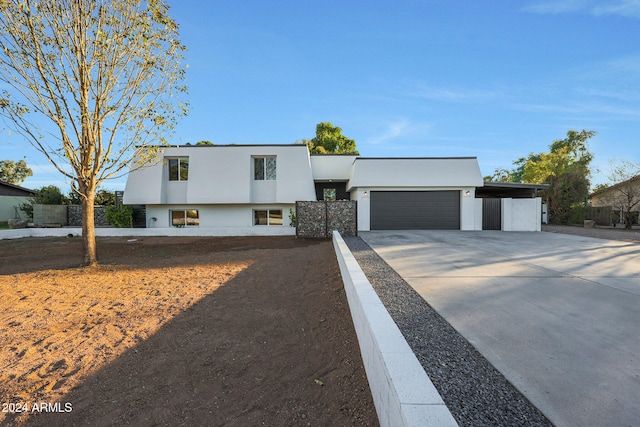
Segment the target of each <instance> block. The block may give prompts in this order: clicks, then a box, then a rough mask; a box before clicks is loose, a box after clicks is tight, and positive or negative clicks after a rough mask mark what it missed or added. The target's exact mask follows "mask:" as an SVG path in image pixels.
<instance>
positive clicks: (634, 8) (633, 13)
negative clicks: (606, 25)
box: [592, 0, 640, 18]
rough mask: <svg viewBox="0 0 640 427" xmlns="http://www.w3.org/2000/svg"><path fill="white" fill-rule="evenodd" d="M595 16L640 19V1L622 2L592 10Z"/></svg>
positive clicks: (628, 0)
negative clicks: (618, 16)
mask: <svg viewBox="0 0 640 427" xmlns="http://www.w3.org/2000/svg"><path fill="white" fill-rule="evenodd" d="M592 13H593V14H594V15H620V16H626V17H629V18H640V0H621V1H617V2H613V3H611V4H605V5H601V6H597V7H595V8H593V9H592Z"/></svg>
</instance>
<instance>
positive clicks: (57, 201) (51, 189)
mask: <svg viewBox="0 0 640 427" xmlns="http://www.w3.org/2000/svg"><path fill="white" fill-rule="evenodd" d="M70 202H71V201H70V200H69V198H68V197H67V196H65V195H64V194H62V191H60V189H59V188H58V187H56V186H55V185H47V186H45V187H42V188H40V189H39V190H36V192H35V194H34V195H33V196H31V197H29V199H28V201H27V202H25V203H21V204H20V210H21V211H22V212H24V213H25V214H26V215H27V217H28V218H29V219H31V220H33V205H68V204H69V203H70Z"/></svg>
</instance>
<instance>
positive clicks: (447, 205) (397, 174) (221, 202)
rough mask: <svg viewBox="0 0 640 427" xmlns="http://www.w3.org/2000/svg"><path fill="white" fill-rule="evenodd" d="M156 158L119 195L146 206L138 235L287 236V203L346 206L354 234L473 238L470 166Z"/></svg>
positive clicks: (291, 156)
mask: <svg viewBox="0 0 640 427" xmlns="http://www.w3.org/2000/svg"><path fill="white" fill-rule="evenodd" d="M162 155H163V158H162V159H161V161H160V162H158V163H156V164H154V165H152V166H148V167H145V168H142V169H139V170H135V171H132V172H131V173H130V174H129V177H128V179H127V184H126V188H125V192H124V203H125V204H128V205H134V204H136V205H145V206H146V218H147V226H148V227H171V226H176V227H218V228H220V229H221V231H222V229H225V230H226V233H225V234H232V233H234V232H237V234H247V233H250V234H264V235H273V234H294V233H295V231H294V230H293V228H291V227H290V225H291V224H290V212H295V202H296V201H308V200H323V199H327V200H340V199H349V200H356V201H357V202H358V205H357V206H358V212H357V221H358V229H359V230H360V231H368V230H382V229H453V230H481V229H482V201H481V200H480V199H476V198H475V193H476V188H477V187H482V186H483V181H482V175H481V173H480V168H479V166H478V161H477V159H476V158H475V157H451V158H367V157H360V156H356V155H310V154H309V151H308V148H307V146H306V145H301V144H291V145H214V146H206V145H204V146H179V147H169V148H166V149H164V152H163V154H162ZM537 220H538V222H539V215H538V217H537Z"/></svg>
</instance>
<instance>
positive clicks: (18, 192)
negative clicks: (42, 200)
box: [0, 181, 35, 197]
mask: <svg viewBox="0 0 640 427" xmlns="http://www.w3.org/2000/svg"><path fill="white" fill-rule="evenodd" d="M34 194H35V191H33V190H29V189H28V188H24V187H20V186H19V185H15V184H9V183H8V182H4V181H0V196H25V197H29V196H33V195H34Z"/></svg>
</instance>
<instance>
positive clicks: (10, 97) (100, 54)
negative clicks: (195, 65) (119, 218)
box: [0, 0, 186, 265]
mask: <svg viewBox="0 0 640 427" xmlns="http://www.w3.org/2000/svg"><path fill="white" fill-rule="evenodd" d="M168 11H169V7H168V6H167V4H166V3H165V2H164V1H163V0H148V1H144V0H112V1H108V2H107V1H104V0H3V1H2V2H0V83H2V86H3V88H4V89H3V90H2V91H1V92H0V115H1V116H2V117H4V118H5V119H8V120H7V121H8V122H9V123H11V124H12V125H13V128H14V130H15V131H16V132H18V133H20V134H21V135H23V136H24V137H25V138H26V139H27V140H28V141H29V142H30V143H31V144H32V145H33V146H34V147H35V148H36V149H38V150H39V151H41V152H42V153H43V154H44V155H46V156H47V157H48V159H49V161H50V162H51V164H52V165H53V166H54V167H56V168H57V169H58V171H59V172H60V173H61V174H63V175H64V176H66V177H67V178H69V179H70V180H71V182H72V187H73V188H74V191H76V192H77V193H78V194H79V195H80V198H81V201H82V208H83V209H82V235H83V246H84V248H83V250H84V261H85V263H86V264H87V265H91V264H96V263H97V262H98V257H97V248H96V239H95V224H94V214H93V207H94V204H95V192H96V189H97V187H98V185H99V184H100V183H101V182H103V181H104V180H106V179H109V178H115V177H118V176H121V175H123V174H125V173H126V172H127V170H128V169H135V168H138V167H142V166H143V165H145V164H147V163H149V162H151V161H157V158H158V153H159V152H160V150H161V148H160V146H161V145H162V144H166V140H165V138H166V137H167V136H168V135H170V134H171V131H172V130H173V129H174V126H175V124H176V123H177V120H178V119H179V118H180V117H181V116H183V115H184V114H186V104H185V103H184V102H182V98H183V96H182V95H184V94H185V93H186V87H185V86H184V64H183V60H184V58H183V51H184V49H185V48H184V46H183V45H182V44H181V42H180V41H179V38H178V25H177V24H176V23H175V22H174V21H173V19H171V18H170V17H169V14H168ZM36 124H37V125H36ZM136 147H140V148H142V149H140V150H138V154H139V155H140V156H142V157H140V156H135V157H134V156H133V152H134V151H135V148H136ZM133 159H139V160H135V163H134V160H133Z"/></svg>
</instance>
